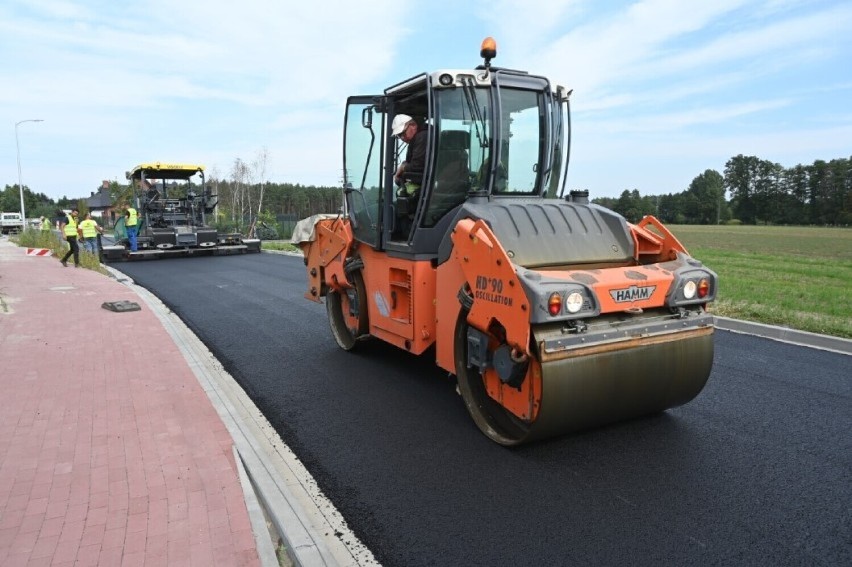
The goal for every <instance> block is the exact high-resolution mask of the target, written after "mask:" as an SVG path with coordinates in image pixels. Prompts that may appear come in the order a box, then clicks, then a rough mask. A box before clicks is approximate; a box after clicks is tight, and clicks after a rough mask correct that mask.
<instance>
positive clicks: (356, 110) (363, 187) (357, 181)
mask: <svg viewBox="0 0 852 567" xmlns="http://www.w3.org/2000/svg"><path fill="white" fill-rule="evenodd" d="M377 100H380V97H379V96H356V97H349V99H347V101H346V118H345V123H344V142H343V186H344V195H345V206H346V210H347V212H348V214H349V218H350V221H351V224H352V232H353V234H354V236H355V238H356V239H357V240H359V241H360V242H363V243H365V244H368V245H370V246H372V247H373V248H377V247H378V246H379V235H380V234H381V231H382V224H383V223H382V156H383V154H384V148H383V145H384V136H382V132H384V128H385V125H384V116H385V115H384V113H381V112H378V111H377V110H376V101H377Z"/></svg>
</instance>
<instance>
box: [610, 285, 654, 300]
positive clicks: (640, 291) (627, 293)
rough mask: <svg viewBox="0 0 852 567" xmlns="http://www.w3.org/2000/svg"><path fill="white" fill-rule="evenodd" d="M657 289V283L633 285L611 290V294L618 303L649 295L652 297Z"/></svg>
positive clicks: (644, 297) (645, 297)
mask: <svg viewBox="0 0 852 567" xmlns="http://www.w3.org/2000/svg"><path fill="white" fill-rule="evenodd" d="M655 289H657V286H655V285H648V286H638V285H632V286H630V287H628V288H625V289H613V290H610V292H609V295H610V296H611V297H612V300H613V301H615V302H616V303H624V302H626V301H641V300H643V299H648V298H649V297H651V295H652V294H653V293H654V290H655Z"/></svg>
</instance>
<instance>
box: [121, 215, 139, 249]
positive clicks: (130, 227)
mask: <svg viewBox="0 0 852 567" xmlns="http://www.w3.org/2000/svg"><path fill="white" fill-rule="evenodd" d="M138 225H139V214H138V213H137V212H136V209H134V208H133V207H132V206H131V205H128V204H127V203H125V204H124V228H125V229H126V230H127V240H128V241H129V242H130V251H131V252H136V231H137V229H138V228H139V227H138Z"/></svg>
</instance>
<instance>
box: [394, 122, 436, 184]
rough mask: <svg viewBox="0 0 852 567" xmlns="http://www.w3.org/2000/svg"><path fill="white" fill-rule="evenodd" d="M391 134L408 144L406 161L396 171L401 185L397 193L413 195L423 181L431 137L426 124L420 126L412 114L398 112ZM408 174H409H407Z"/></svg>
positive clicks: (396, 179)
mask: <svg viewBox="0 0 852 567" xmlns="http://www.w3.org/2000/svg"><path fill="white" fill-rule="evenodd" d="M391 126H392V128H391V135H393V136H394V137H396V138H397V139H399V140H402V141H403V142H405V143H406V144H408V150H407V151H406V153H405V161H403V162H402V163H401V164H399V167H398V168H397V170H396V173H394V176H393V178H394V181H395V182H396V184H397V185H398V186H399V190H398V191H397V195H399V196H401V197H412V196H414V195H415V194H416V193H417V192H418V190H419V189H420V184H421V183H422V182H423V169H424V168H425V166H426V142H427V138H428V137H429V135H428V132H427V131H426V127H425V126H419V125H418V124H417V121H415V120H414V119H413V118H412V117H411V116H409V115H407V114H397V115H396V116H394V118H393V123H392V125H391ZM405 174H407V175H405Z"/></svg>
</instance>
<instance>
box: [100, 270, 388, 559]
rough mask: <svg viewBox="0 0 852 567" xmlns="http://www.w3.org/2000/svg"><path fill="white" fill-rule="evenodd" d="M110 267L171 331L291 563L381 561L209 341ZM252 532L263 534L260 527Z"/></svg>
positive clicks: (256, 519)
mask: <svg viewBox="0 0 852 567" xmlns="http://www.w3.org/2000/svg"><path fill="white" fill-rule="evenodd" d="M106 269H107V270H108V271H109V272H110V273H111V274H112V275H113V276H114V277H115V278H116V279H117V280H118V281H119V282H120V283H123V284H125V285H127V286H128V287H130V288H131V289H133V290H134V292H135V293H136V294H137V295H138V296H139V297H140V299H142V301H143V302H144V303H145V304H146V305H147V306H148V308H149V309H151V311H152V312H154V313H155V314H156V315H157V317H158V318H159V319H160V321H161V322H162V323H163V326H164V328H165V329H166V331H167V332H168V333H169V334H170V335H171V336H172V338H173V340H174V341H175V344H176V345H177V346H178V348H179V349H180V351H181V353H182V354H183V356H184V358H185V359H186V361H187V362H188V363H189V365H190V368H191V369H192V371H193V373H194V374H195V375H196V377H197V378H198V381H199V383H200V384H201V386H202V388H203V389H204V391H205V392H206V393H207V396H208V397H209V398H210V401H211V403H212V404H213V406H214V408H215V409H216V411H217V412H218V414H219V416H220V418H221V419H222V421H223V423H224V424H225V426H226V428H227V429H228V432H229V433H230V434H231V437H232V439H233V441H234V449H235V451H236V452H237V453H238V455H239V460H240V461H241V464H242V465H244V466H245V470H246V472H247V474H248V476H249V479H250V482H249V483H248V485H249V488H254V489H255V491H256V497H257V499H258V500H259V501H260V504H261V505H262V506H263V508H264V510H265V511H266V514H267V515H268V517H269V519H270V521H271V522H272V523H273V525H274V527H275V530H276V531H277V532H278V535H279V537H281V539H282V541H283V542H284V544H285V547H286V549H287V554H288V555H289V557H290V559H291V561H292V562H293V564H294V565H297V566H300V567H314V566H325V567H338V566H340V567H356V566H362V567H363V566H377V565H379V563H378V562H377V561H376V560H375V558H374V557H373V554H372V553H371V552H370V551H369V550H368V549H367V548H366V547H365V546H364V545H363V544H362V543H361V542H360V541H359V540H358V539H357V537H356V536H355V535H354V534H353V533H352V532H351V530H349V528H348V526H347V525H346V522H345V520H344V519H343V517H342V516H341V515H340V513H339V512H338V511H337V509H336V508H335V507H334V505H333V504H332V503H331V501H329V500H328V499H327V498H326V497H325V496H324V495H323V494H322V492H321V491H320V490H319V488H318V487H317V486H316V483H315V482H314V480H313V478H312V477H311V476H310V474H309V473H308V472H307V469H305V468H304V466H303V465H302V464H301V462H299V460H298V458H297V457H296V456H295V455H294V454H293V453H292V451H290V449H289V448H288V447H287V446H286V445H285V444H284V443H283V441H281V439H280V438H279V437H278V435H277V433H276V432H275V430H274V429H273V428H272V426H271V425H270V424H269V422H268V421H266V418H265V417H264V416H263V415H262V414H261V413H260V411H259V410H258V409H257V408H256V407H255V406H254V403H253V402H252V401H251V400H250V399H249V398H248V396H247V395H246V394H245V392H244V391H243V390H242V388H240V386H239V385H238V384H237V383H236V381H235V380H234V379H233V378H232V377H231V376H230V375H229V374H228V373H227V372H226V371H225V370H224V368H222V366H221V365H220V364H219V362H218V360H216V358H215V357H214V356H213V354H212V353H210V351H209V350H207V347H206V346H204V344H203V343H202V342H201V341H200V340H199V339H198V338H197V337H196V336H195V334H194V333H192V331H191V330H189V328H187V327H186V325H184V323H183V321H181V320H180V318H179V317H178V316H177V315H175V314H174V313H172V312H171V311H170V310H169V309H168V307H166V306H165V305H164V304H163V303H162V302H161V301H160V300H159V299H158V298H157V297H156V296H154V295H153V294H151V293H150V292H149V291H148V290H146V289H144V288H142V287H140V286H137V285H135V283H134V282H133V280H132V279H130V278H129V277H127V276H126V275H124V274H123V273H121V272H119V271H117V270H115V269H114V268H111V267H109V266H106ZM244 489H245V485H244ZM254 496H255V493H252V494H251V495H247V502H246V505H247V508H248V510H249V513H250V515H253V517H251V523H252V527H253V529H257V527H256V526H263V528H262V529H263V532H266V518H265V517H263V510H260V506H252V505H251V500H252V498H253V497H254ZM258 514H259V515H260V516H258ZM255 536H256V537H258V534H257V532H255ZM271 547H272V546H271V544H270V546H269V548H271ZM269 548H267V550H268V549H269ZM258 555H259V556H261V561H262V563H263V564H264V565H267V563H266V562H267V561H269V560H270V558H269V556H268V555H267V553H266V551H265V550H264V549H262V548H261V547H258ZM272 560H274V561H275V562H274V563H272V565H278V562H277V559H276V558H274V552H273V559H272Z"/></svg>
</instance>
